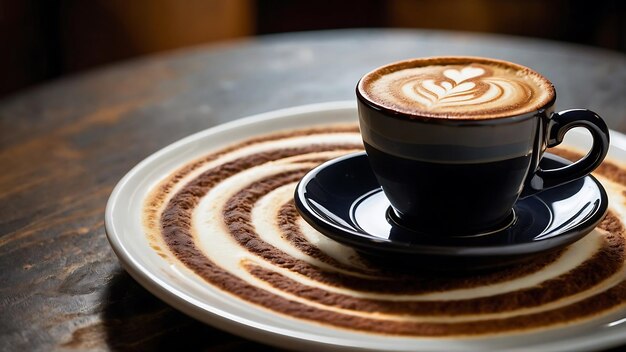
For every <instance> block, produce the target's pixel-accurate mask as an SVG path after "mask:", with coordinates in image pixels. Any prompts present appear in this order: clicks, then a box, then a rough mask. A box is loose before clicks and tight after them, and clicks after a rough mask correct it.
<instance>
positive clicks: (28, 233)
mask: <svg viewBox="0 0 626 352" xmlns="http://www.w3.org/2000/svg"><path fill="white" fill-rule="evenodd" d="M445 54H463V55H481V56H489V57H496V58H502V59H507V60H511V61H515V62H518V63H521V64H524V65H528V66H530V67H533V68H535V69H536V70H538V71H539V72H542V73H545V74H546V75H547V76H548V77H549V78H550V79H552V80H553V82H554V83H555V85H556V86H557V90H558V94H559V101H558V105H559V107H560V108H574V107H586V108H589V109H592V110H595V111H596V112H598V113H599V114H600V115H602V116H603V117H604V118H605V119H606V121H607V123H608V125H609V126H610V127H611V128H612V129H615V130H619V131H622V132H626V98H625V97H626V56H624V55H622V54H619V53H614V52H609V51H603V50H596V49H592V48H588V47H583V46H575V45H567V44H562V43H556V42H548V41H539V40H531V39H523V38H515V37H499V36H488V35H474V34H465V33H446V32H435V31H413V30H411V31H399V30H349V31H329V32H312V33H299V34H284V35H275V36H269V37H262V38H256V39H251V40H244V41H237V42H229V43H223V44H218V45H211V46H206V47H198V48H191V49H186V50H182V51H178V52H172V53H168V54H164V55H157V56H150V57H146V58H142V59H139V60H135V61H130V62H125V63H122V64H118V65H114V66H110V67H106V68H103V69H99V70H96V71H92V72H89V73H86V74H82V75H77V76H73V77H68V78H64V79H62V80H59V81H56V82H52V83H50V84H47V85H44V86H41V87H37V88H35V89H31V90H29V91H26V92H24V93H22V94H18V95H15V96H12V97H9V98H6V99H4V100H3V101H1V102H0V170H1V171H2V172H0V269H1V270H0V350H8V351H29V350H32V351H49V350H91V349H93V350H153V349H158V348H160V349H167V348H168V347H170V348H174V347H178V348H187V349H194V350H196V349H202V350H208V351H240V350H241V351H243V350H255V351H261V350H266V351H270V350H276V349H274V348H271V347H267V346H263V345H260V344H257V343H255V342H252V341H248V340H245V339H243V338H239V337H236V336H233V335H230V334H228V333H225V332H222V331H220V330H217V329H214V328H212V327H209V326H206V325H204V324H202V323H199V322H197V321H195V320H193V319H191V318H189V317H187V316H185V315H183V314H182V313H179V312H178V311H176V310H174V309H173V308H171V307H169V306H168V305H166V304H164V303H162V302H161V301H160V300H158V299H157V298H155V297H154V296H152V295H151V294H150V293H148V291H146V290H145V289H143V288H142V287H141V286H139V285H138V284H137V283H136V282H135V281H134V280H133V279H131V278H130V277H129V275H128V274H126V273H125V272H124V270H123V269H122V268H121V267H120V264H119V262H118V260H117V258H116V257H115V255H114V254H113V251H112V250H111V248H110V247H109V244H108V242H107V239H106V236H105V232H104V227H103V217H104V207H105V204H106V201H107V197H108V196H109V194H110V192H111V190H112V189H113V186H114V185H115V183H116V182H117V181H118V180H119V179H120V178H121V177H122V176H123V175H124V174H125V173H126V172H127V171H128V170H129V169H130V168H132V167H133V166H134V165H135V164H136V163H138V162H139V161H141V160H142V159H143V158H145V157H147V156H148V155H150V154H151V153H153V152H155V151H157V150H158V149H160V148H161V147H164V146H166V145H168V144H169V143H171V142H174V141H176V140H178V139H180V138H181V137H184V136H186V135H188V134H191V133H193V132H196V131H199V130H202V129H205V128H208V127H211V126H215V125H217V124H220V123H223V122H226V121H231V120H233V119H236V118H239V117H243V116H246V115H250V114H255V113H260V112H264V111H269V110H274V109H278V108H284V107H289V106H295V105H300V104H307V103H315V102H324V101H331V100H345V99H354V87H355V83H356V81H357V80H358V78H359V77H360V76H361V75H362V74H364V73H365V72H367V71H369V70H370V69H372V68H374V67H376V66H378V65H381V64H384V63H387V62H391V61H394V60H398V59H403V58H408V57H415V56H429V55H445Z"/></svg>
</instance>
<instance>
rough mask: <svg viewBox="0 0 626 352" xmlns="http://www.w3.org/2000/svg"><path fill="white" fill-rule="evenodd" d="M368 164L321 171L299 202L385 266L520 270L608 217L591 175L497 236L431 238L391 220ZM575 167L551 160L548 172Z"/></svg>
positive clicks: (333, 233) (333, 164) (305, 213)
mask: <svg viewBox="0 0 626 352" xmlns="http://www.w3.org/2000/svg"><path fill="white" fill-rule="evenodd" d="M367 158H368V157H367V155H366V154H365V153H356V154H351V155H348V156H344V157H341V158H338V159H334V160H331V161H329V162H327V163H325V164H323V165H320V166H319V167H317V168H315V169H314V170H312V171H311V172H309V173H308V174H307V175H306V176H305V177H304V178H303V179H302V180H301V181H300V183H299V184H298V186H297V188H296V192H295V202H296V207H297V209H298V211H299V212H300V214H301V215H302V217H303V218H304V219H305V220H306V221H307V222H308V223H309V224H311V225H312V226H313V227H314V228H315V229H317V230H318V231H320V232H321V233H323V234H324V235H326V236H328V237H330V238H332V239H334V240H336V241H338V242H340V243H342V244H345V245H348V246H351V247H354V248H355V249H356V250H357V251H359V252H361V253H363V254H365V255H367V256H368V257H369V258H371V259H373V260H379V261H380V262H381V263H383V264H385V265H394V266H397V265H400V266H401V267H403V268H409V269H421V268H428V269H439V270H458V269H463V270H470V269H472V270H476V269H489V268H496V267H500V266H505V265H510V264H514V263H520V262H523V261H526V260H531V259H533V258H535V257H536V256H538V255H541V254H544V253H546V252H549V251H553V250H556V249H559V248H562V247H564V246H566V245H568V244H571V243H573V242H575V241H576V240H578V239H580V238H582V237H583V236H585V235H586V234H587V233H589V232H590V231H591V230H592V229H593V228H594V227H595V226H596V225H597V223H598V222H599V221H600V220H601V219H602V217H603V216H604V214H605V213H606V210H607V205H608V199H607V195H606V193H605V191H604V189H603V187H602V186H601V185H600V183H599V182H598V181H597V180H596V179H595V178H593V177H592V176H586V177H584V178H581V179H579V180H576V181H573V182H569V183H567V184H564V185H562V186H559V187H556V188H553V189H550V190H546V191H543V192H539V193H537V194H535V195H533V196H530V197H526V198H524V199H522V200H519V201H518V202H517V203H516V204H515V206H514V211H515V214H516V218H515V221H514V222H513V223H512V224H511V225H510V226H508V227H506V228H504V229H501V230H499V231H496V232H494V233H490V234H484V235H481V236H476V237H450V236H439V235H426V234H423V233H420V232H417V231H414V230H411V229H409V228H406V227H403V226H400V225H397V224H396V223H395V222H394V221H392V220H391V219H390V218H389V216H388V209H389V201H388V200H387V198H386V197H385V195H384V193H383V192H382V190H381V188H380V185H379V184H378V181H377V179H376V177H375V175H374V173H373V172H372V170H371V168H370V165H369V162H368V160H367ZM567 164H569V162H567V161H565V159H562V158H559V157H556V156H554V155H551V154H546V155H545V157H544V159H543V160H542V162H541V167H542V168H546V169H551V168H558V167H563V166H566V165H567ZM454 221H456V219H454V218H452V217H451V218H449V219H448V222H454Z"/></svg>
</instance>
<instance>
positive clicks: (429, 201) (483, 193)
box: [356, 57, 609, 236]
mask: <svg viewBox="0 0 626 352" xmlns="http://www.w3.org/2000/svg"><path fill="white" fill-rule="evenodd" d="M431 59H432V58H428V59H413V60H407V61H405V62H404V66H407V65H408V66H410V65H420V64H424V62H426V64H428V62H430V61H424V62H421V61H420V60H431ZM436 59H438V60H439V61H437V62H438V63H446V60H448V59H449V60H451V62H453V63H467V62H469V63H471V62H474V61H476V62H483V63H486V64H489V63H490V62H492V61H493V62H497V63H498V62H499V63H502V62H501V61H498V60H492V59H484V58H471V57H462V58H458V57H455V58H436ZM407 63H408V64H407ZM505 64H507V65H514V67H518V68H523V69H525V70H529V71H524V72H532V73H533V74H537V73H536V72H534V71H531V70H530V69H527V68H524V67H522V66H519V65H515V64H512V63H505ZM394 65H396V66H397V65H402V63H394V64H392V65H388V66H387V68H385V67H383V68H382V69H381V68H379V69H377V70H378V71H377V70H374V71H372V72H375V71H377V72H381V70H382V72H383V73H384V72H389V71H390V70H394V69H395V67H396V66H394ZM371 74H372V73H370V74H369V75H370V76H371ZM451 76H452V75H451ZM365 77H367V75H366V76H365ZM365 77H364V78H362V79H361V80H360V81H359V84H358V85H357V89H356V94H357V101H358V110H359V122H360V128H361V135H362V138H363V142H364V145H365V150H366V152H367V155H368V159H369V161H370V164H371V167H372V169H373V171H374V173H375V174H376V177H377V179H378V181H379V183H380V184H381V186H382V188H383V191H384V192H385V195H386V196H387V198H388V199H389V201H390V203H391V205H392V208H393V209H392V211H390V213H389V216H390V219H391V220H392V221H395V222H397V223H398V224H400V225H402V226H406V227H410V228H412V229H413V230H418V231H420V232H424V233H428V234H441V235H448V236H474V235H482V234H487V233H491V232H494V231H497V230H499V229H502V228H504V227H506V226H508V225H509V224H511V223H512V222H513V221H514V219H515V214H514V211H513V206H514V204H515V202H516V201H517V199H518V198H519V197H520V196H522V197H526V196H530V195H532V194H533V193H536V192H539V191H541V190H544V189H547V188H552V187H556V186H558V185H561V184H563V183H566V182H570V181H573V180H576V179H579V178H581V177H584V176H585V175H587V174H589V173H590V172H591V171H592V170H594V169H595V168H596V167H597V166H598V165H599V164H600V163H601V162H602V160H603V159H604V157H605V156H606V153H607V151H608V148H609V132H608V128H607V126H606V124H605V123H604V121H603V120H602V119H601V118H600V117H599V116H598V115H596V114H595V113H593V112H591V111H589V110H581V109H578V110H566V111H562V112H554V109H555V100H556V93H555V92H552V93H550V94H551V95H549V99H547V100H546V101H545V102H541V104H540V106H535V107H534V108H532V110H531V111H527V112H524V113H521V114H519V113H513V114H511V115H507V114H506V113H501V112H500V113H499V116H498V117H497V118H491V117H490V118H481V117H480V116H479V117H478V118H476V116H469V115H468V116H467V117H466V116H463V112H462V110H463V107H462V106H461V107H458V109H457V111H456V115H455V118H441V117H432V116H430V115H429V114H428V113H427V112H426V113H424V114H419V113H410V112H406V111H400V110H402V109H395V108H393V107H391V108H390V107H389V106H384V105H385V104H380V103H378V102H376V101H373V99H371V98H369V97H368V96H366V95H367V94H365V93H364V87H363V84H364V83H363V80H364V79H365ZM541 77H542V78H543V76H541ZM543 79H545V78H543ZM545 81H546V82H548V83H549V81H547V79H545ZM440 84H442V83H441V82H440ZM452 84H454V82H452ZM444 85H445V84H444ZM550 87H552V85H551V83H550ZM552 89H553V88H552ZM574 127H584V128H586V129H587V130H588V131H589V132H590V133H591V136H592V137H593V146H592V148H591V150H590V151H589V153H588V154H587V155H586V156H585V157H583V158H582V159H581V160H579V161H578V162H575V163H573V164H571V165H569V166H567V167H564V168H561V169H556V170H542V169H540V168H539V161H540V160H541V158H542V156H543V154H544V152H545V150H546V148H550V147H554V146H556V145H558V144H559V143H561V141H562V140H563V137H564V135H565V133H566V132H567V131H568V130H570V129H571V128H574Z"/></svg>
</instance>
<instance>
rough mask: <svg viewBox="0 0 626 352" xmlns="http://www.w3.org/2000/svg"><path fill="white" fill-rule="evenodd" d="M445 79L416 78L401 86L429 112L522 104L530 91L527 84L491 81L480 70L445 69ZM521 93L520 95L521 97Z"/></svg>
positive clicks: (443, 74) (497, 79)
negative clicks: (431, 110)
mask: <svg viewBox="0 0 626 352" xmlns="http://www.w3.org/2000/svg"><path fill="white" fill-rule="evenodd" d="M442 76H443V77H436V78H429V79H423V78H421V77H415V78H412V79H409V80H407V81H405V82H404V83H403V84H402V87H401V91H402V94H403V95H404V96H405V97H407V98H410V99H411V100H413V101H415V102H417V103H419V104H421V105H422V106H424V107H426V108H429V109H437V108H445V107H459V106H468V105H474V106H476V105H484V104H489V103H492V102H495V101H497V100H501V102H502V103H509V104H514V103H515V102H516V101H517V102H518V103H519V102H523V101H525V99H526V98H527V94H526V92H527V91H528V90H529V88H528V87H526V85H525V83H523V82H521V81H513V80H510V79H502V78H498V77H491V76H489V73H488V72H487V71H486V70H485V69H483V68H480V67H472V66H468V67H464V68H462V69H460V70H457V69H446V70H444V71H443V72H442ZM520 93H521V94H520Z"/></svg>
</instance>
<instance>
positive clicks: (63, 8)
mask: <svg viewBox="0 0 626 352" xmlns="http://www.w3.org/2000/svg"><path fill="white" fill-rule="evenodd" d="M625 3H626V1H623V0H593V1H583V0H552V1H547V0H389V1H383V0H372V1H367V0H335V1H330V0H315V1H296V0H0V67H1V68H2V72H3V73H2V78H0V97H2V96H5V95H7V94H10V93H12V92H16V91H18V90H20V89H23V88H26V87H28V86H31V85H34V84H37V83H40V82H44V81H46V80H50V79H54V78H57V77H60V76H63V75H67V74H71V73H75V72H80V71H82V70H86V69H89V68H93V67H96V66H99V65H103V64H107V63H111V62H114V61H118V60H123V59H127V58H131V57H135V56H140V55H145V54H149V53H154V52H159V51H164V50H171V49H175V48H180V47H185V46H190V45H198V44H202V43H208V42H214V41H222V40H228V39H232V38H240V37H248V36H255V35H262V34H270V33H279V32H291V31H307V30H321V29H336V28H355V27H357V28H370V27H382V28H427V29H447V30H461V31H474V32H490V33H502V34H513V35H521V36H529V37H537V38H547V39H555V40H561V41H568V42H574V43H581V44H587V45H593V46H597V47H603V48H608V49H613V50H619V51H622V52H626V24H625V22H626V20H625V17H626V16H625V14H626V11H625V9H626V7H625V5H624V4H625Z"/></svg>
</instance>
